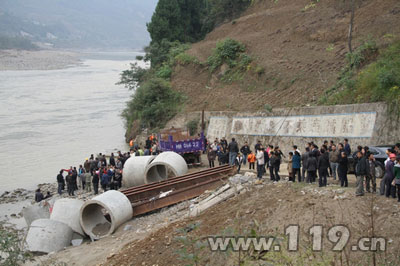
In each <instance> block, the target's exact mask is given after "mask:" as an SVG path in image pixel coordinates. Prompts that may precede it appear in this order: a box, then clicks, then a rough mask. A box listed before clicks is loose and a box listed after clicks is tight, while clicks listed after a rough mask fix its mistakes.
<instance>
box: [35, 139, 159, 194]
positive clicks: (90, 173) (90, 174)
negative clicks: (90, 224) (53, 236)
mask: <svg viewBox="0 0 400 266" xmlns="http://www.w3.org/2000/svg"><path fill="white" fill-rule="evenodd" d="M129 146H130V151H129V152H126V153H122V152H121V151H118V153H117V154H116V155H114V153H111V155H110V156H109V157H108V158H107V157H106V155H105V154H102V153H99V154H98V155H97V156H95V155H94V154H91V155H90V157H89V158H86V159H85V161H84V163H83V164H82V165H79V167H78V168H76V167H72V166H71V167H70V168H69V169H61V170H60V172H59V174H58V175H57V184H58V194H60V195H61V194H62V193H63V191H64V190H65V189H66V190H67V192H68V195H69V196H75V191H77V190H79V189H80V190H82V191H86V192H92V191H93V193H94V194H95V195H97V194H98V193H99V188H101V189H102V191H103V192H105V191H107V190H113V189H115V190H117V189H119V188H121V186H122V171H123V167H124V164H125V162H126V161H127V160H128V159H129V158H130V157H132V156H145V155H156V154H158V153H159V150H158V145H157V139H156V138H155V137H154V136H150V137H148V138H147V140H146V142H145V145H144V148H142V147H141V146H140V145H138V144H135V143H133V141H130V143H129ZM64 173H66V176H65V177H64ZM42 199H43V197H40V195H38V197H37V201H40V200H42Z"/></svg>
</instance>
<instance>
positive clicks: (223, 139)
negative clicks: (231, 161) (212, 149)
mask: <svg viewBox="0 0 400 266" xmlns="http://www.w3.org/2000/svg"><path fill="white" fill-rule="evenodd" d="M220 143H221V146H222V148H224V150H226V148H227V147H228V141H226V139H225V137H222V139H221V141H220Z"/></svg>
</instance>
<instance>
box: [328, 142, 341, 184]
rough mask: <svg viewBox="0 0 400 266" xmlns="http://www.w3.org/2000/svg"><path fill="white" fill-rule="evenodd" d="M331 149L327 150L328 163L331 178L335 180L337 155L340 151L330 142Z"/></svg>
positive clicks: (337, 163) (337, 164) (337, 165)
mask: <svg viewBox="0 0 400 266" xmlns="http://www.w3.org/2000/svg"><path fill="white" fill-rule="evenodd" d="M330 149H331V151H330V152H329V163H330V166H331V169H332V177H333V180H336V173H337V169H338V167H339V156H340V152H339V151H338V150H337V149H336V145H335V144H332V145H331V147H330Z"/></svg>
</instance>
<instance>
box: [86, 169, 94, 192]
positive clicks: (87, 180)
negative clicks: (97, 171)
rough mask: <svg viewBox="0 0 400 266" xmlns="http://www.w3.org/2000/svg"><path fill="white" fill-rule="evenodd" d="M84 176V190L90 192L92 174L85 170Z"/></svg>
mask: <svg viewBox="0 0 400 266" xmlns="http://www.w3.org/2000/svg"><path fill="white" fill-rule="evenodd" d="M84 176H85V187H86V192H91V191H92V174H91V173H90V172H86V173H85V174H84Z"/></svg>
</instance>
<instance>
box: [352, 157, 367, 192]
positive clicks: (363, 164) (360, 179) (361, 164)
mask: <svg viewBox="0 0 400 266" xmlns="http://www.w3.org/2000/svg"><path fill="white" fill-rule="evenodd" d="M354 169H355V174H356V177H357V182H356V187H357V188H356V196H363V195H364V178H365V176H366V175H367V174H368V172H369V164H368V162H367V158H365V156H363V154H362V152H361V151H358V152H357V157H356V159H355V160H354Z"/></svg>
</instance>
